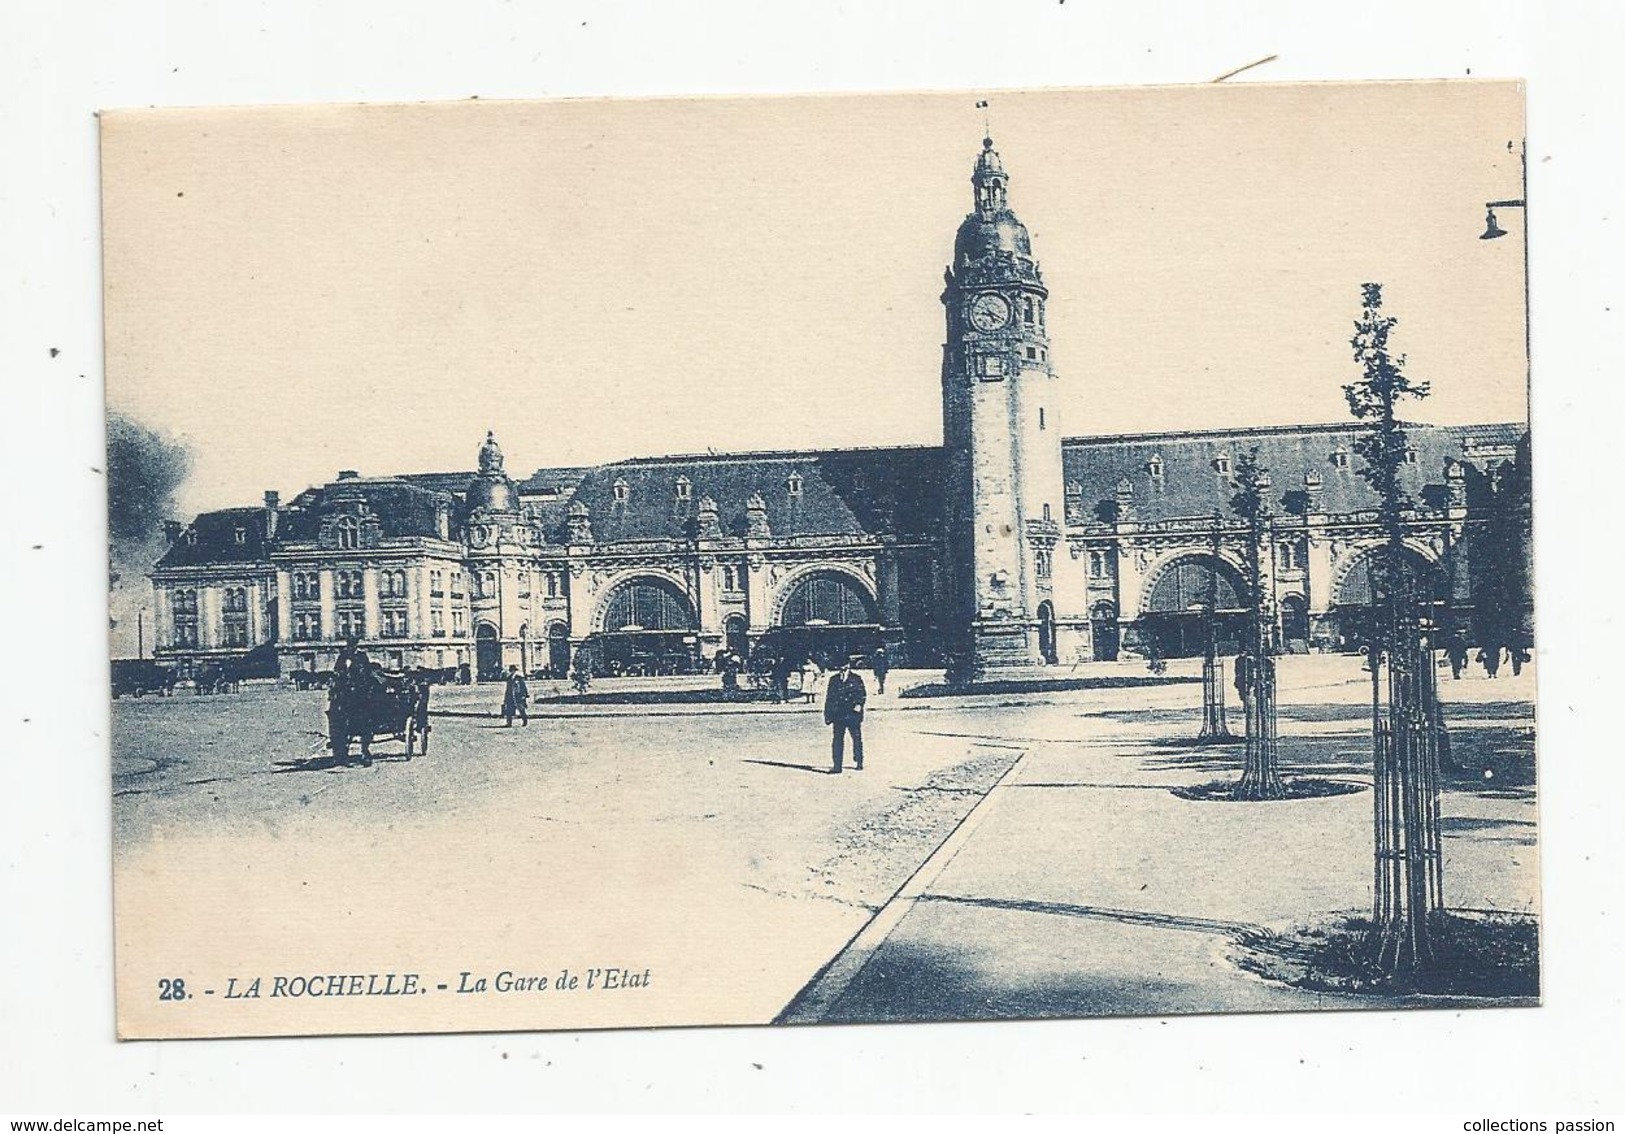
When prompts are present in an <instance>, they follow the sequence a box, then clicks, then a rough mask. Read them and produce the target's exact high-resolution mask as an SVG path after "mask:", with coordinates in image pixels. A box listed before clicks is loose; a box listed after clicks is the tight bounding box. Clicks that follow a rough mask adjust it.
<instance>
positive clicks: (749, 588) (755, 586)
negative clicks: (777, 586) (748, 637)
mask: <svg viewBox="0 0 1625 1134" xmlns="http://www.w3.org/2000/svg"><path fill="white" fill-rule="evenodd" d="M745 605H746V612H747V613H748V614H749V615H750V632H751V634H752V635H756V634H760V633H762V632H763V631H764V630H766V629H768V627H769V626H770V625H771V623H770V621H769V620H770V619H771V618H772V617H773V611H772V610H771V609H770V608H769V606H768V602H767V562H766V560H765V559H764V558H763V557H762V555H761V553H760V552H752V553H751V554H749V555H747V556H746V557H745Z"/></svg>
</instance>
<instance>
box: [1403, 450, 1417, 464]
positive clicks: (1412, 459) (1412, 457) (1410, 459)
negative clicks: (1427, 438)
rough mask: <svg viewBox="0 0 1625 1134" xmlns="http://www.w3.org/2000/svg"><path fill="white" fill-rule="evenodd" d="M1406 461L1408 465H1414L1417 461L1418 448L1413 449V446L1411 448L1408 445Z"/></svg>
mask: <svg viewBox="0 0 1625 1134" xmlns="http://www.w3.org/2000/svg"><path fill="white" fill-rule="evenodd" d="M1405 463H1406V464H1407V465H1414V464H1415V463H1416V450H1415V449H1412V448H1409V447H1407V448H1406V449H1405Z"/></svg>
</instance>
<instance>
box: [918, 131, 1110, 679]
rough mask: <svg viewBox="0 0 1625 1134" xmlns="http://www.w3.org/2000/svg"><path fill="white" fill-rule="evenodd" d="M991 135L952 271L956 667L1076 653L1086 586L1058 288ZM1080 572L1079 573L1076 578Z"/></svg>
mask: <svg viewBox="0 0 1625 1134" xmlns="http://www.w3.org/2000/svg"><path fill="white" fill-rule="evenodd" d="M1009 181H1010V179H1009V175H1008V174H1007V173H1006V172H1005V169H1004V163H1003V161H1002V160H1001V159H1000V157H999V153H998V151H997V150H995V149H994V148H993V139H992V138H983V139H982V152H981V153H980V154H979V155H977V158H976V167H975V170H974V171H973V173H972V175H971V184H972V186H973V187H974V189H975V208H974V210H972V212H971V213H970V215H969V216H967V217H966V218H965V221H964V223H963V224H961V225H960V226H959V233H958V235H957V236H956V237H955V238H954V258H953V263H952V264H950V265H949V267H948V269H947V271H946V272H945V273H944V278H945V281H946V286H945V287H944V289H943V293H942V304H943V307H944V309H945V310H946V315H947V327H948V331H947V341H946V342H945V343H944V345H943V351H942V418H943V446H944V449H945V450H946V452H947V461H948V477H949V484H948V501H949V503H948V524H949V528H948V532H947V565H948V570H949V587H948V591H949V596H950V603H951V609H952V616H951V624H952V625H953V626H954V627H955V629H956V634H955V639H956V640H955V641H954V642H953V644H952V646H951V649H952V651H953V655H954V657H953V668H952V672H953V674H954V676H955V677H956V678H958V679H960V680H975V679H980V678H984V677H995V676H997V674H998V671H999V670H1001V669H1003V670H1010V669H1015V668H1020V667H1028V666H1038V665H1044V664H1055V663H1057V662H1060V661H1062V660H1063V659H1065V660H1071V659H1073V658H1075V657H1077V656H1078V653H1079V649H1080V647H1081V646H1082V644H1083V643H1082V641H1081V639H1080V635H1081V634H1082V633H1084V632H1085V628H1086V626H1087V622H1086V621H1085V619H1084V617H1083V614H1082V612H1081V611H1080V610H1075V609H1073V607H1074V604H1078V603H1081V601H1082V599H1083V595H1084V589H1085V582H1084V580H1083V578H1082V577H1081V571H1079V570H1077V568H1076V565H1075V563H1074V562H1073V560H1072V557H1071V555H1070V554H1068V552H1067V547H1066V532H1065V522H1066V494H1065V487H1064V478H1063V475H1062V472H1061V429H1060V423H1059V420H1058V415H1057V413H1056V405H1055V403H1056V401H1057V397H1056V391H1057V387H1058V379H1057V378H1056V376H1055V371H1054V369H1053V366H1052V364H1051V361H1050V346H1049V330H1048V319H1047V312H1046V310H1045V308H1046V305H1047V303H1048V300H1049V289H1048V288H1046V287H1045V286H1044V279H1043V276H1042V275H1041V274H1040V272H1039V268H1038V261H1037V260H1035V259H1033V253H1032V244H1031V241H1030V239H1029V237H1028V234H1027V228H1026V226H1025V225H1023V224H1022V223H1021V221H1020V220H1018V219H1017V218H1016V215H1015V213H1013V212H1012V211H1011V210H1010V207H1009V204H1008V201H1007V191H1008V188H1009ZM1074 574H1077V575H1078V576H1079V577H1077V578H1073V577H1072V576H1073V575H1074Z"/></svg>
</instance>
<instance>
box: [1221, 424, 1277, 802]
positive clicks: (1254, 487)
mask: <svg viewBox="0 0 1625 1134" xmlns="http://www.w3.org/2000/svg"><path fill="white" fill-rule="evenodd" d="M1233 483H1234V485H1235V489H1236V494H1235V495H1234V496H1232V497H1231V498H1230V507H1231V510H1232V511H1234V512H1235V513H1236V515H1238V516H1240V517H1241V518H1242V519H1243V520H1244V521H1246V524H1247V548H1246V563H1247V635H1246V639H1245V642H1244V644H1243V647H1242V655H1241V657H1240V659H1238V660H1237V663H1236V664H1237V665H1238V666H1239V667H1241V669H1242V672H1241V673H1240V674H1238V675H1237V682H1236V683H1237V685H1238V686H1240V688H1241V689H1242V707H1243V708H1244V709H1245V710H1246V713H1247V749H1246V755H1245V757H1244V759H1243V762H1242V771H1241V782H1240V783H1238V784H1237V785H1236V791H1235V797H1236V798H1237V799H1282V798H1284V797H1285V796H1286V786H1285V785H1284V784H1283V783H1282V782H1281V764H1280V757H1279V755H1278V753H1277V751H1276V744H1275V735H1276V711H1275V604H1274V603H1273V602H1272V601H1271V596H1270V588H1269V577H1268V574H1267V573H1266V571H1265V564H1266V563H1267V562H1268V558H1267V557H1268V555H1269V551H1268V547H1269V543H1270V538H1269V537H1270V501H1269V496H1270V488H1271V485H1272V481H1271V479H1270V474H1269V470H1268V469H1267V468H1265V467H1264V466H1263V464H1262V463H1260V461H1259V459H1258V449H1257V448H1256V447H1254V448H1253V449H1251V450H1249V451H1248V452H1245V453H1241V454H1239V455H1238V456H1237V457H1236V475H1235V480H1234V482H1233Z"/></svg>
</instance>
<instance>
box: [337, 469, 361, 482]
mask: <svg viewBox="0 0 1625 1134" xmlns="http://www.w3.org/2000/svg"><path fill="white" fill-rule="evenodd" d="M360 476H361V474H360V473H358V472H356V471H355V470H354V469H340V470H339V479H340V480H355V479H357V478H358V477H360Z"/></svg>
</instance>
